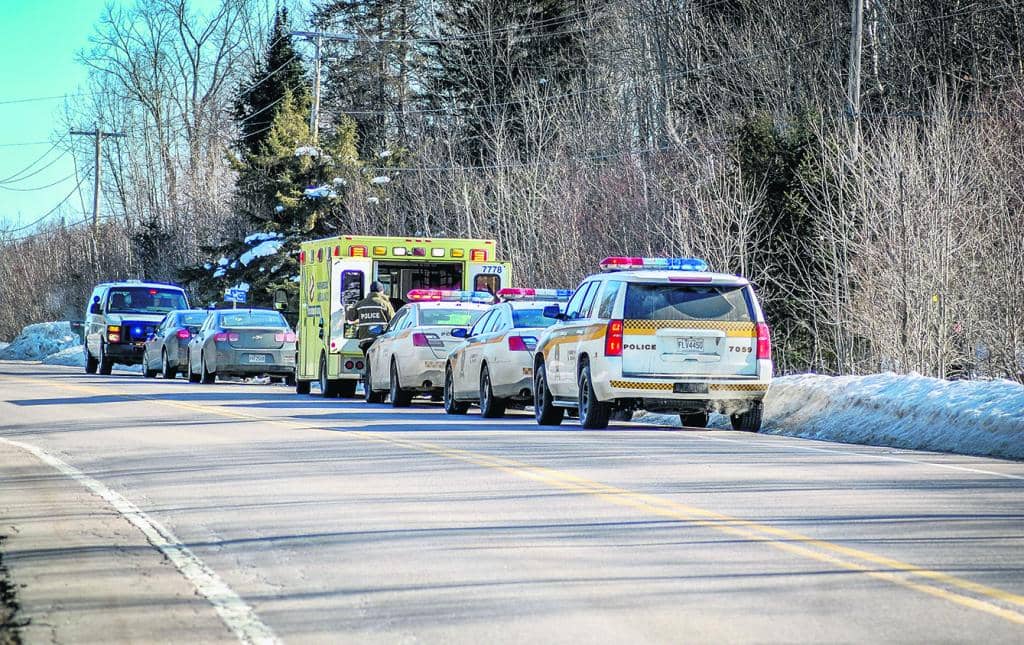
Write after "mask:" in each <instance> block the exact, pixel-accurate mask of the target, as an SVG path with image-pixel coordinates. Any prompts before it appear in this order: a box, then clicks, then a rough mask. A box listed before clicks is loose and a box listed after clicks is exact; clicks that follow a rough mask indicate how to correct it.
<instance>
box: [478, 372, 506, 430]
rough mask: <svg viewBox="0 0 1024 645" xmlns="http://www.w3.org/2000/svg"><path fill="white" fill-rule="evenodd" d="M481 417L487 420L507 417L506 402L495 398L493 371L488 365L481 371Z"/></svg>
mask: <svg viewBox="0 0 1024 645" xmlns="http://www.w3.org/2000/svg"><path fill="white" fill-rule="evenodd" d="M480 416H482V417H483V418H485V419H500V418H501V417H503V416H505V400H504V399H499V398H496V397H495V396H494V388H492V387H491V371H490V370H489V369H487V366H486V365H484V367H483V369H482V370H480Z"/></svg>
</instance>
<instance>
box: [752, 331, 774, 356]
mask: <svg viewBox="0 0 1024 645" xmlns="http://www.w3.org/2000/svg"><path fill="white" fill-rule="evenodd" d="M755 330H756V331H757V358H758V360H761V359H770V358H771V357H772V337H771V334H770V333H769V331H768V325H767V324H765V323H763V322H762V323H757V325H756V326H755Z"/></svg>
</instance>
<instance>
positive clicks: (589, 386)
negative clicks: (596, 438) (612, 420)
mask: <svg viewBox="0 0 1024 645" xmlns="http://www.w3.org/2000/svg"><path fill="white" fill-rule="evenodd" d="M579 385H580V395H579V401H580V425H581V426H583V427H584V428H586V429H588V430H603V429H605V428H607V427H608V419H609V417H611V413H612V406H611V405H609V404H608V403H604V402H602V401H598V400H597V394H595V393H594V384H593V382H592V381H591V377H590V365H589V364H584V365H583V369H582V370H580V383H579Z"/></svg>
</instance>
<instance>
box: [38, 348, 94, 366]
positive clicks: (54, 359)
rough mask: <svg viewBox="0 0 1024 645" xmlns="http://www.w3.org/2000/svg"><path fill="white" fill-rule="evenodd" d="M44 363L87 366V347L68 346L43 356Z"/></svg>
mask: <svg viewBox="0 0 1024 645" xmlns="http://www.w3.org/2000/svg"><path fill="white" fill-rule="evenodd" d="M43 364H44V365H67V366H69V367H85V348H84V347H82V346H81V345H75V346H74V347H68V348H67V349H62V350H60V351H59V352H56V353H54V354H50V355H49V356H47V357H45V358H43Z"/></svg>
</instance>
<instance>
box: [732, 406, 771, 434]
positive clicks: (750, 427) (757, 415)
mask: <svg viewBox="0 0 1024 645" xmlns="http://www.w3.org/2000/svg"><path fill="white" fill-rule="evenodd" d="M763 411H764V404H763V403H762V402H761V401H755V402H751V404H750V408H748V409H747V411H746V412H741V413H739V414H730V415H729V421H731V422H732V429H733V430H739V431H741V432H760V430H761V415H762V413H763Z"/></svg>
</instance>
